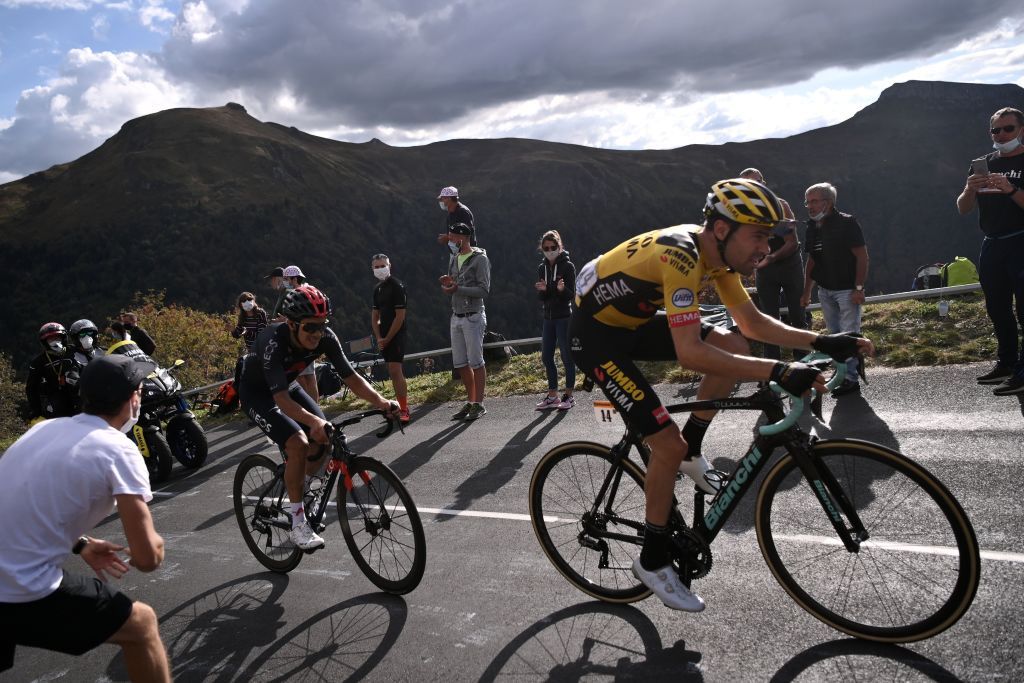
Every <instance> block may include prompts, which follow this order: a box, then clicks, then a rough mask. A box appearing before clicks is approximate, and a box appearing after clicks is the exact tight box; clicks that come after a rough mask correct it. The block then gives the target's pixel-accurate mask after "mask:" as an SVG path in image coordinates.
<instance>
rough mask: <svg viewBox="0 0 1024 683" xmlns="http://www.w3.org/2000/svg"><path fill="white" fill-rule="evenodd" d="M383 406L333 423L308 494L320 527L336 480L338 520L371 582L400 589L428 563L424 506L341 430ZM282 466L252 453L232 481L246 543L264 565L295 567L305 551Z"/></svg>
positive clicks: (310, 514) (415, 580)
mask: <svg viewBox="0 0 1024 683" xmlns="http://www.w3.org/2000/svg"><path fill="white" fill-rule="evenodd" d="M384 414H385V413H384V411H382V410H369V411H366V412H363V413H358V414H356V415H354V416H352V417H350V418H348V419H345V420H338V421H336V422H332V423H330V424H331V430H330V454H329V455H327V456H325V457H327V458H328V460H327V462H326V464H325V466H324V467H322V468H321V472H320V473H319V474H318V475H316V476H314V477H312V478H311V480H310V482H309V484H308V486H307V490H306V492H305V494H304V499H303V502H304V507H305V511H306V517H307V519H308V520H309V524H310V526H311V527H313V528H314V529H316V530H317V531H318V532H322V531H323V530H324V528H325V526H326V525H325V524H324V523H323V521H324V515H325V514H326V512H327V508H328V507H329V503H330V498H331V491H332V490H333V489H334V487H335V485H336V484H337V491H338V494H337V498H336V502H337V508H338V521H339V523H340V524H341V533H342V535H343V536H344V537H345V543H346V544H347V545H348V549H349V550H350V551H351V553H352V557H353V559H355V562H356V564H357V565H359V568H360V569H361V570H362V571H363V573H364V574H365V575H366V578H368V579H370V581H372V582H373V583H374V585H376V586H377V587H378V588H380V589H381V590H383V591H386V592H388V593H394V594H396V595H401V594H404V593H408V592H409V591H411V590H413V589H414V588H416V586H418V585H419V583H420V579H422V578H423V571H424V569H425V568H426V565H427V545H426V539H425V538H424V535H423V525H422V524H421V523H420V516H419V513H418V512H417V510H416V505H415V504H414V503H413V500H412V496H410V495H409V492H408V491H407V490H406V488H405V486H404V485H403V484H402V481H401V480H400V479H399V478H398V475H396V474H395V473H394V472H393V471H392V470H391V468H390V467H388V466H387V465H385V464H384V463H382V462H380V461H378V460H375V459H373V458H369V457H366V456H357V455H356V454H355V453H353V452H352V450H351V449H350V448H349V447H348V443H347V438H346V436H345V431H344V428H345V427H347V426H349V425H353V424H356V423H357V422H360V421H362V420H363V419H365V418H367V417H370V416H372V415H384ZM394 427H395V421H393V420H389V421H388V423H387V424H386V425H385V426H384V428H383V429H382V430H381V431H379V432H377V436H378V437H379V438H384V437H386V436H388V435H389V434H390V433H391V432H392V430H393V429H394ZM311 459H312V458H311ZM284 468H285V466H284V463H283V462H275V461H274V460H271V459H270V458H268V457H267V456H265V455H263V454H260V453H254V454H252V455H249V456H247V457H246V458H245V459H243V460H242V462H241V463H240V464H239V465H238V469H237V470H236V471H235V482H234V502H235V518H236V519H237V521H238V528H239V529H240V530H241V531H242V537H243V538H244V539H245V544H246V545H247V546H249V550H250V551H252V554H253V555H254V556H255V557H256V559H257V560H259V562H260V563H261V564H262V565H263V566H264V567H266V568H267V569H270V570H272V571H275V572H279V573H285V572H289V571H291V570H292V569H295V567H296V566H298V564H299V562H300V561H301V560H302V555H303V551H302V550H301V549H300V548H298V547H296V546H295V545H294V544H293V543H292V542H291V540H289V538H288V532H289V531H290V530H291V527H292V519H291V506H290V501H289V500H288V493H287V491H286V488H285V482H284ZM306 552H307V553H308V552H311V551H306Z"/></svg>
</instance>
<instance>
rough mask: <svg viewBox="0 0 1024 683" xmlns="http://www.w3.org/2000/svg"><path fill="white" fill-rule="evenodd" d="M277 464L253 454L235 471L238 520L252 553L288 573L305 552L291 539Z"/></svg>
mask: <svg viewBox="0 0 1024 683" xmlns="http://www.w3.org/2000/svg"><path fill="white" fill-rule="evenodd" d="M277 467H278V466H277V463H275V462H274V461H273V460H271V459H270V458H268V457H267V456H265V455H260V454H258V453H256V454H253V455H250V456H248V457H247V458H245V459H244V460H242V462H241V463H240V464H239V465H238V469H237V470H235V485H234V501H235V519H236V520H237V521H238V528H239V530H240V531H241V532H242V538H244V539H245V544H246V545H247V546H249V550H250V552H252V554H253V556H255V557H256V559H257V560H259V562H260V564H262V565H263V566H264V567H266V568H267V569H270V570H271V571H275V572H279V573H282V574H283V573H286V572H290V571H291V570H293V569H295V567H296V566H298V564H299V561H301V560H302V551H301V550H299V549H298V548H296V547H295V545H294V544H293V543H292V542H291V540H290V539H289V538H288V530H289V528H290V527H291V517H290V516H289V515H288V514H286V512H285V509H284V505H285V503H284V502H283V501H284V500H285V499H286V498H287V496H286V495H285V494H284V478H283V477H279V476H278V475H277Z"/></svg>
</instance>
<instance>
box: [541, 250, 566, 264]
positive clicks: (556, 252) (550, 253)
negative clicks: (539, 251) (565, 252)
mask: <svg viewBox="0 0 1024 683" xmlns="http://www.w3.org/2000/svg"><path fill="white" fill-rule="evenodd" d="M561 255H562V250H561V249H560V248H559V249H555V250H554V251H545V252H544V258H546V259H547V260H548V261H554V260H555V259H557V258H558V257H559V256H561Z"/></svg>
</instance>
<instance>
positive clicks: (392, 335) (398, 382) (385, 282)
mask: <svg viewBox="0 0 1024 683" xmlns="http://www.w3.org/2000/svg"><path fill="white" fill-rule="evenodd" d="M370 265H371V267H372V268H373V276H374V277H375V278H377V280H379V283H378V284H377V286H376V287H374V288H373V311H372V312H371V314H370V328H371V329H372V330H373V336H374V337H375V338H376V339H377V348H378V349H380V353H381V355H382V356H383V357H384V362H386V363H387V365H388V375H389V376H390V377H391V384H392V386H394V388H395V400H397V401H398V406H399V409H400V410H399V419H400V420H401V421H402V422H403V423H407V422H409V396H408V393H409V392H408V388H407V386H406V383H405V375H404V374H403V372H402V361H403V360H404V358H405V305H406V302H407V299H406V295H405V285H403V284H402V281H401V280H399V279H398V278H396V277H395V276H394V275H392V274H391V260H390V259H389V258H388V255H387V254H375V255H374V256H373V259H372V260H371V261H370Z"/></svg>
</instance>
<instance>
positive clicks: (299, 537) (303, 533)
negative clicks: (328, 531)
mask: <svg viewBox="0 0 1024 683" xmlns="http://www.w3.org/2000/svg"><path fill="white" fill-rule="evenodd" d="M288 538H290V539H291V542H292V543H294V544H295V545H296V546H297V547H298V548H300V549H302V550H316V549H317V548H323V547H324V539H322V538H321V537H320V535H319V534H317V533H316V532H315V531H313V528H312V527H311V526H309V522H308V521H304V522H302V523H301V524H299V525H298V526H297V527H295V528H293V529H292V530H291V531H289V532H288Z"/></svg>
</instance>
